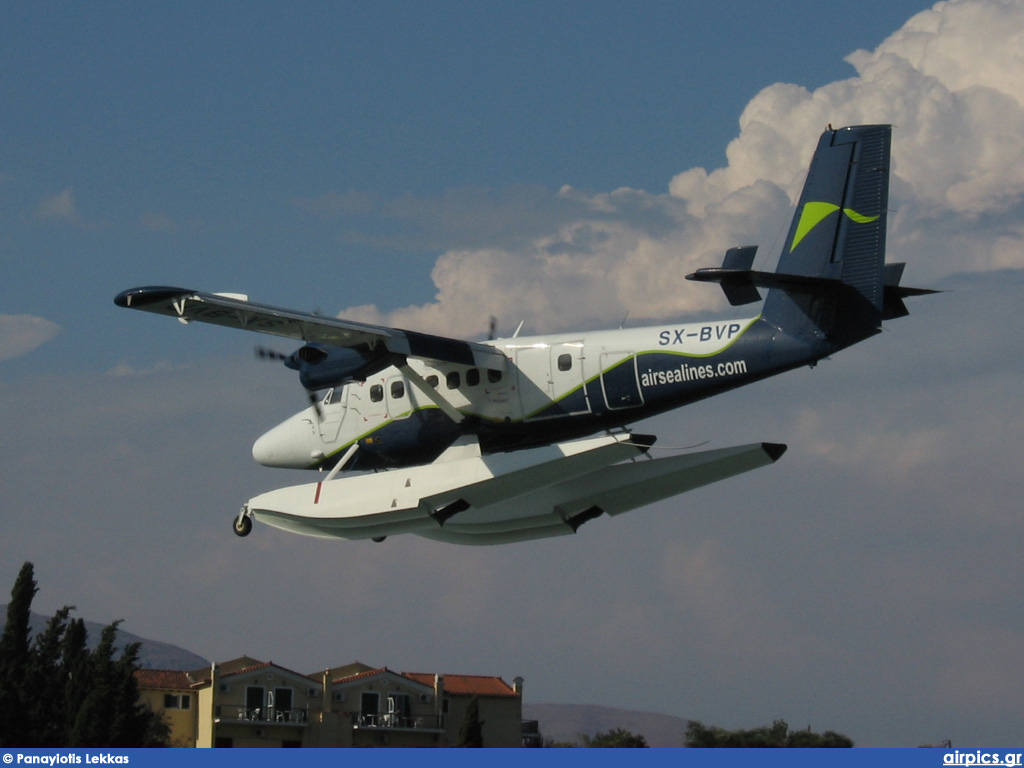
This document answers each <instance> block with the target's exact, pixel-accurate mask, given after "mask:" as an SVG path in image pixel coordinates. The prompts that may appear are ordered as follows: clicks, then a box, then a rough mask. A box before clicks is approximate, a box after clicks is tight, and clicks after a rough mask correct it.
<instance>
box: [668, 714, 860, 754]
mask: <svg viewBox="0 0 1024 768" xmlns="http://www.w3.org/2000/svg"><path fill="white" fill-rule="evenodd" d="M686 746H688V747H701V748H707V747H729V748H736V747H818V748H820V747H852V746H853V740H852V739H850V737H849V736H844V735H843V734H841V733H836V732H835V731H825V732H824V733H813V732H812V731H811V728H810V726H808V727H807V730H805V731H790V730H789V725H788V724H787V723H786V721H785V720H776V721H775V722H773V723H772V724H771V725H770V726H762V727H760V728H751V729H750V730H742V729H740V730H736V731H727V730H725V729H724V728H718V727H716V726H706V725H704V724H703V723H701V722H700V721H699V720H691V721H690V723H689V725H688V726H687V728H686Z"/></svg>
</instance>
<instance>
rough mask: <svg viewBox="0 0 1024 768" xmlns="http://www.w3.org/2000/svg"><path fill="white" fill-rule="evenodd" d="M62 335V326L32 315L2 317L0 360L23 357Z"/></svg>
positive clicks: (0, 323) (0, 318)
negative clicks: (59, 334)
mask: <svg viewBox="0 0 1024 768" xmlns="http://www.w3.org/2000/svg"><path fill="white" fill-rule="evenodd" d="M58 333H60V326H59V325H57V324H56V323H53V322H50V321H49V320H46V319H44V318H42V317H34V316H32V315H0V360H9V359H11V358H14V357H21V356H22V355H26V354H28V353H29V352H31V351H32V350H33V349H35V348H36V347H39V346H42V345H43V344H45V343H46V342H48V341H49V340H50V339H52V338H53V337H54V336H56V335H57V334H58Z"/></svg>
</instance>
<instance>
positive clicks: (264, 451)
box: [252, 412, 324, 469]
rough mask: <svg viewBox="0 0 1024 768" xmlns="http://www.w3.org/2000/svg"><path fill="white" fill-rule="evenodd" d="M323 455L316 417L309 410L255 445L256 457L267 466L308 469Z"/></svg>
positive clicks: (278, 426)
mask: <svg viewBox="0 0 1024 768" xmlns="http://www.w3.org/2000/svg"><path fill="white" fill-rule="evenodd" d="M323 456H324V452H323V446H322V444H321V441H320V439H319V435H317V434H316V430H315V428H314V420H313V419H311V418H309V417H308V416H307V415H306V413H305V412H303V413H299V414H296V415H295V416H292V417H291V418H290V419H287V420H286V421H283V422H281V423H280V424H278V425H277V426H276V427H274V428H273V429H271V430H270V431H269V432H267V433H266V434H263V435H261V436H260V437H259V438H258V439H257V440H256V442H255V443H253V444H252V457H253V458H254V459H255V460H256V461H257V462H259V463H260V464H262V465H263V466H265V467H283V468H285V469H305V468H306V467H309V466H310V465H311V464H315V463H316V462H317V461H318V460H319V459H322V458H323Z"/></svg>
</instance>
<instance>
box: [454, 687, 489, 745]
mask: <svg viewBox="0 0 1024 768" xmlns="http://www.w3.org/2000/svg"><path fill="white" fill-rule="evenodd" d="M483 745H484V724H483V721H482V720H481V719H480V702H479V700H478V699H477V697H476V696H474V697H473V698H472V699H470V700H469V706H468V707H466V714H465V716H464V717H463V718H462V727H461V728H459V743H458V745H457V746H459V747H482V746H483Z"/></svg>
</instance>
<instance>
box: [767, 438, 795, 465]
mask: <svg viewBox="0 0 1024 768" xmlns="http://www.w3.org/2000/svg"><path fill="white" fill-rule="evenodd" d="M788 448H789V446H788V445H784V444H782V443H761V450H762V451H764V452H765V454H767V456H768V458H769V459H771V460H772V463H773V464H774V463H775V462H776V461H778V460H779V459H780V458H782V454H784V453H785V452H786V450H787V449H788Z"/></svg>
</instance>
